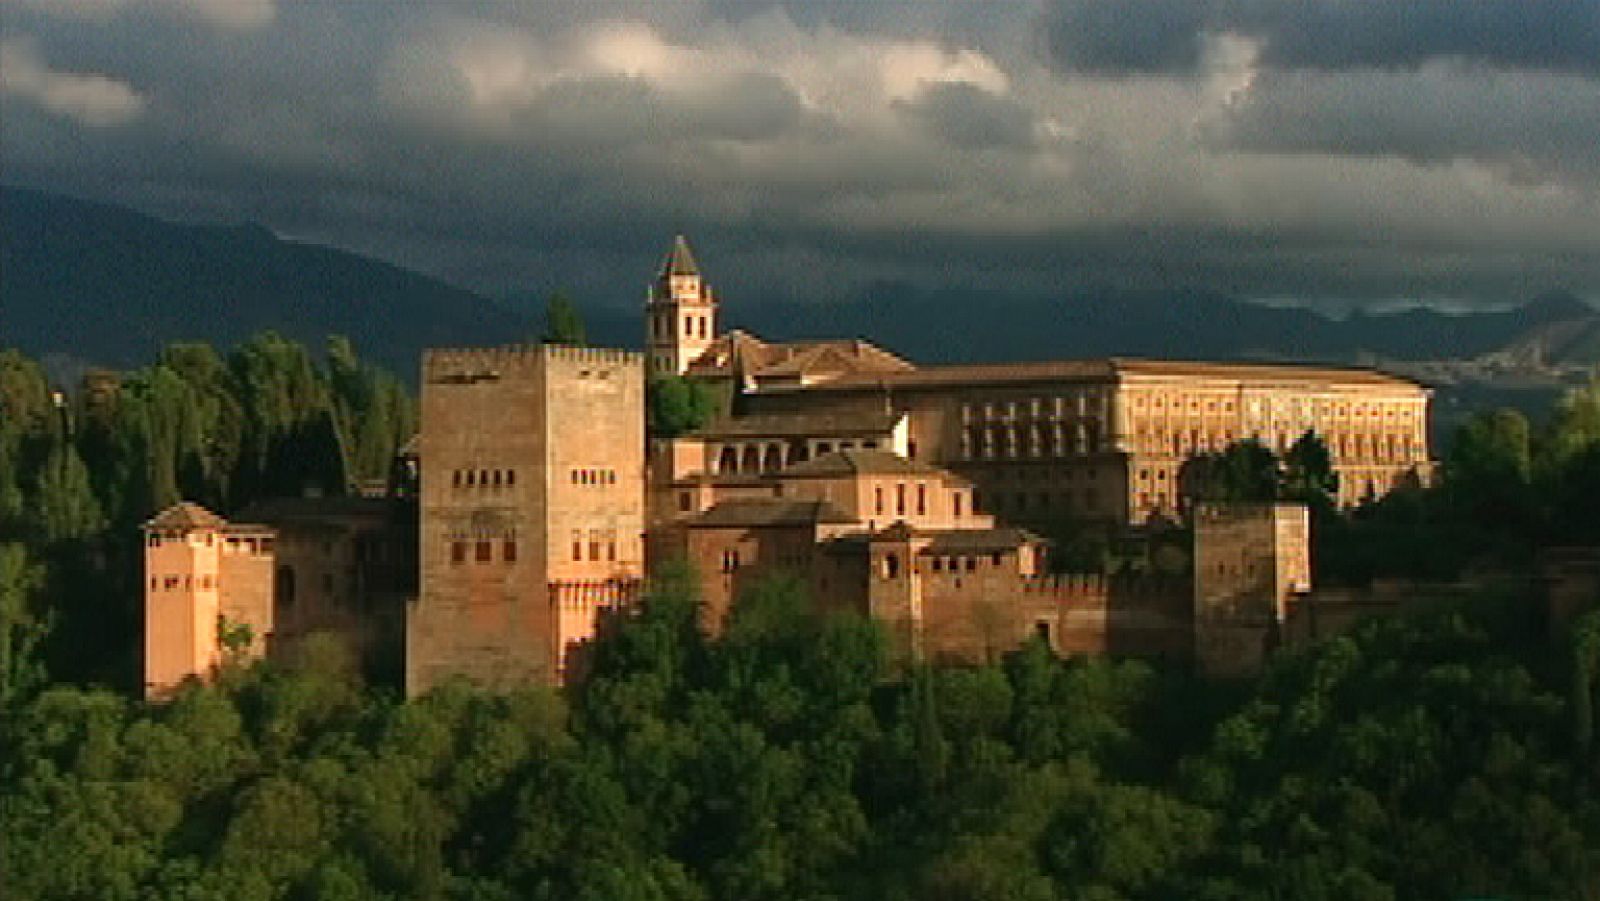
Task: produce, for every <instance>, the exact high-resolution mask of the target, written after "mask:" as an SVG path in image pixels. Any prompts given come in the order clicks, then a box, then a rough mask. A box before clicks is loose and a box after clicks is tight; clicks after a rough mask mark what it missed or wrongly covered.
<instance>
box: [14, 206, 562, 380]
mask: <svg viewBox="0 0 1600 901" xmlns="http://www.w3.org/2000/svg"><path fill="white" fill-rule="evenodd" d="M264 329H276V330H277V331H278V332H280V333H282V334H285V335H288V336H290V337H293V338H296V339H298V340H301V341H303V342H306V343H307V345H308V346H310V347H312V348H316V349H320V348H321V347H322V344H323V341H324V339H325V338H326V337H327V336H328V335H331V334H341V335H348V336H349V337H350V338H351V339H352V340H354V341H355V342H356V347H357V350H358V351H359V352H361V353H362V354H363V355H364V356H367V357H370V358H371V359H373V360H376V361H378V362H380V363H382V364H383V365H385V366H387V367H389V368H391V369H393V370H394V371H395V372H397V373H401V374H404V375H406V376H407V377H408V378H415V373H416V372H417V371H418V365H419V360H420V356H421V351H422V348H424V347H429V346H453V345H473V344H503V343H508V342H513V341H521V340H526V338H527V337H528V335H529V334H530V332H531V331H532V329H533V326H532V324H530V323H529V322H528V320H527V318H526V317H524V316H522V315H519V314H517V313H514V312H512V311H510V310H507V309H506V308H504V307H502V306H500V305H499V304H497V303H495V302H493V301H490V300H489V299H487V298H485V297H482V296H480V295H478V294H474V293H472V292H470V291H464V290H462V289H460V288H455V287H452V286H450V285H447V284H445V283H443V282H441V281H438V280H437V279H433V278H429V277H427V276H424V275H420V274H418V273H415V272H409V271H407V270H405V269H401V268H398V267H396V266H391V265H389V264H387V263H382V262H379V261H377V260H373V259H368V258H366V257H362V256H358V255H356V254H353V253H346V252H343V251H339V250H333V249H331V248H327V247H320V246H316V245H310V244H301V243H297V242H294V241H285V240H282V239H280V238H277V237H275V236H274V235H273V234H272V233H271V232H269V231H267V230H266V229H265V228H262V227H260V226H255V225H243V226H237V227H221V226H209V225H178V224H173V223H170V222H164V221H161V220H159V219H155V218H152V217H150V216H146V215H144V214H141V213H137V212H134V211H132V210H129V209H126V208H123V207H118V206H111V205H108V204H100V203H89V202H86V201H82V200H75V199H72V198H69V197H63V196H61V195H57V194H49V193H45V192H41V191H34V190H27V189H22V188H11V187H4V188H0V346H14V347H19V348H21V349H22V350H24V351H27V352H28V353H30V354H34V355H37V356H41V357H44V356H50V357H53V358H55V359H56V360H57V361H60V360H66V361H71V362H76V363H79V364H95V365H104V366H113V367H123V366H135V365H142V364H145V363H148V362H149V361H150V360H151V359H153V358H154V357H155V352H156V350H157V349H158V348H159V347H161V346H162V345H163V344H165V343H167V342H169V341H175V340H180V339H199V340H206V341H211V342H213V343H215V344H217V345H219V346H224V347H226V346H230V345H232V344H234V343H237V342H238V341H240V340H241V339H244V338H246V337H248V336H250V335H252V334H254V333H256V332H259V331H262V330H264Z"/></svg>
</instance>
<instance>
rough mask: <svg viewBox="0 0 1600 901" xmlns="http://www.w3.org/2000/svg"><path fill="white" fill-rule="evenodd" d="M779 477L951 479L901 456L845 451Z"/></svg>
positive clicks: (811, 462) (792, 468)
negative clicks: (935, 477) (942, 477)
mask: <svg viewBox="0 0 1600 901" xmlns="http://www.w3.org/2000/svg"><path fill="white" fill-rule="evenodd" d="M779 475H780V476H782V477H791V478H805V477H810V476H823V477H834V476H854V475H908V476H948V475H949V473H946V472H945V471H944V470H942V469H936V468H935V467H932V466H929V465H928V464H926V463H918V462H916V461H915V460H907V459H906V458H905V457H902V456H900V455H899V454H894V453H890V452H889V451H886V450H842V451H831V452H829V453H826V454H822V455H820V456H816V457H812V458H811V459H810V460H807V461H805V462H803V463H796V464H794V465H793V466H790V467H788V468H786V469H784V470H782V471H781V472H780V473H779Z"/></svg>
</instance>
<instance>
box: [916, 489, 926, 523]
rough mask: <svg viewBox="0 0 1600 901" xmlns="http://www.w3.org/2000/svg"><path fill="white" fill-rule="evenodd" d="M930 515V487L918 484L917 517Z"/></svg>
mask: <svg viewBox="0 0 1600 901" xmlns="http://www.w3.org/2000/svg"><path fill="white" fill-rule="evenodd" d="M927 513H928V486H927V485H924V484H922V483H920V482H919V483H917V515H918V516H925V515H927Z"/></svg>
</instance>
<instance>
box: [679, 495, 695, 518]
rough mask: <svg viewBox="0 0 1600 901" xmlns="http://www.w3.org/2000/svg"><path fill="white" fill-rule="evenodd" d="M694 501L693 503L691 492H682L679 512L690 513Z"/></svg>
mask: <svg viewBox="0 0 1600 901" xmlns="http://www.w3.org/2000/svg"><path fill="white" fill-rule="evenodd" d="M692 503H693V497H692V496H691V495H690V494H689V492H687V491H684V492H680V493H679V494H678V511H679V512H681V513H688V512H689V507H690V506H691V504H692Z"/></svg>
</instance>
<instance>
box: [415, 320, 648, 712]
mask: <svg viewBox="0 0 1600 901" xmlns="http://www.w3.org/2000/svg"><path fill="white" fill-rule="evenodd" d="M418 452H419V454H418V455H419V458H420V461H419V463H420V475H421V479H420V491H419V495H420V501H421V514H420V517H421V523H420V529H419V536H418V541H419V548H418V556H419V566H420V572H421V579H420V590H419V596H418V598H417V600H416V602H415V603H414V604H413V605H412V606H411V608H410V610H409V612H408V615H407V623H406V692H407V694H409V695H413V696H414V695H418V694H422V693H424V692H426V691H427V690H428V689H429V688H431V687H433V686H434V685H436V684H438V683H439V682H441V681H443V680H444V679H446V678H448V677H450V676H454V675H461V676H465V677H467V678H469V679H471V680H473V681H475V682H478V683H480V684H483V685H487V686H490V687H509V686H511V685H515V684H518V683H521V682H527V681H542V682H553V681H558V680H559V679H560V678H561V674H562V667H563V663H564V660H565V657H566V654H567V651H568V650H569V648H570V646H571V645H572V644H574V643H576V642H581V641H583V640H585V639H587V638H588V637H590V635H591V634H592V631H593V625H594V623H593V617H592V616H591V617H588V618H586V619H585V621H583V622H578V621H577V620H575V619H574V618H573V617H572V616H570V615H563V614H562V612H561V611H562V610H563V609H566V608H567V607H570V606H571V605H570V604H566V601H567V600H570V597H571V596H572V592H571V591H567V590H565V589H564V588H563V586H567V585H570V584H572V583H583V584H584V585H586V586H591V589H588V590H586V591H585V593H584V594H583V596H584V597H586V598H588V597H614V598H617V599H618V600H619V602H620V600H621V599H625V598H627V597H630V596H631V591H630V590H629V587H628V586H632V585H636V584H637V582H638V580H639V579H640V578H641V577H642V575H643V564H644V549H643V531H644V357H643V356H642V355H640V354H637V353H632V352H627V351H620V350H602V349H594V348H584V347H561V346H555V345H545V346H542V347H510V348H499V349H465V350H430V351H428V352H426V353H425V354H424V356H423V364H422V421H421V431H420V432H419V439H418ZM607 584H612V585H615V586H617V590H616V591H614V592H610V593H608V592H606V591H604V590H600V589H593V588H592V586H596V585H598V586H605V585H607Z"/></svg>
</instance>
